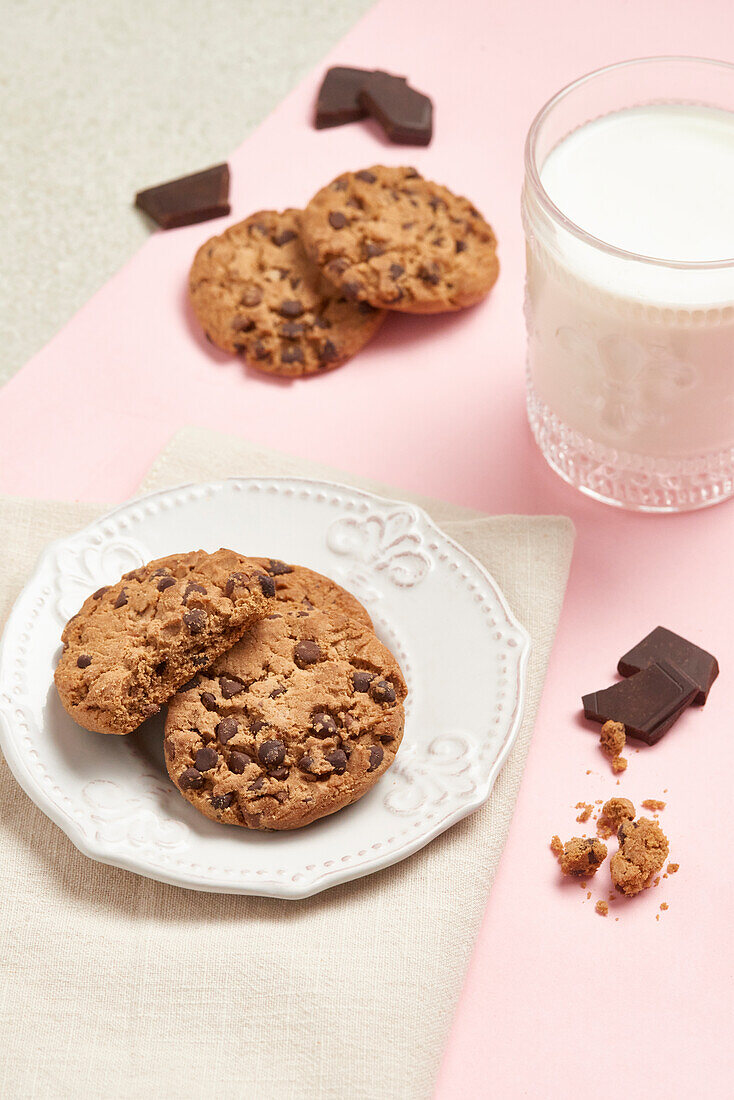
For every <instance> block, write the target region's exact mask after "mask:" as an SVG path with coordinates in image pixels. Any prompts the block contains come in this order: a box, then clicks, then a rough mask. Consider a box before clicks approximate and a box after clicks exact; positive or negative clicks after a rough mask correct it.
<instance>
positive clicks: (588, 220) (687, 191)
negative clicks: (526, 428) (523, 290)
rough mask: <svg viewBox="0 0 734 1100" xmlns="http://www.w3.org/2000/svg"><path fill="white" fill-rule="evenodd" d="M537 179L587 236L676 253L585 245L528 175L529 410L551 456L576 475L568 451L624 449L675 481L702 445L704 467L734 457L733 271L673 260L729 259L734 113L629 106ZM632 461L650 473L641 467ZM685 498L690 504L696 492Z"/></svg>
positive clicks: (571, 144) (553, 160)
mask: <svg viewBox="0 0 734 1100" xmlns="http://www.w3.org/2000/svg"><path fill="white" fill-rule="evenodd" d="M540 176H541V182H542V184H543V187H544V189H545V191H546V193H547V194H548V195H549V197H550V198H551V200H552V201H553V202H554V203H555V205H556V206H557V207H558V208H559V210H560V211H561V212H562V214H563V215H565V217H566V218H568V219H569V220H570V221H571V222H573V223H575V224H576V225H577V226H579V227H580V228H581V229H583V230H584V231H585V232H586V233H588V234H590V235H592V236H593V237H596V238H598V239H599V240H600V241H603V242H606V243H607V244H609V245H612V246H614V247H616V248H617V249H624V250H626V251H628V252H632V253H636V254H638V255H644V256H647V257H652V258H655V259H657V260H667V261H672V263H669V264H668V265H667V266H666V265H665V264H661V263H653V262H641V261H640V260H639V259H632V258H625V257H620V256H619V255H617V254H615V253H613V252H612V253H610V252H609V251H606V250H604V248H603V247H598V248H595V247H593V246H591V245H589V243H588V242H585V241H583V240H581V239H579V237H578V236H576V235H574V233H573V232H572V231H569V230H568V229H566V228H564V227H563V224H562V222H561V223H560V224H559V222H558V220H556V219H554V218H553V217H548V216H547V215H546V212H544V211H543V210H542V208H541V204H539V203H538V202H537V201H536V200H535V199H534V198H533V196H532V195H529V194H528V189H527V187H526V193H525V199H524V220H525V228H526V233H527V237H528V282H527V306H526V308H527V317H528V334H529V355H528V373H529V386H530V389H529V401H530V410H531V411H530V415H531V422H532V423H533V427H534V430H535V432H536V437H539V442H540V443H541V447H542V448H543V449H544V451H546V453H547V457H548V451H550V452H551V454H550V456H549V457H550V458H551V461H552V462H553V464H555V465H556V466H557V468H560V469H561V472H562V473H563V474H564V476H567V477H568V479H569V480H572V481H574V482H578V481H579V480H583V477H582V478H581V479H579V477H578V476H577V475H578V472H577V470H575V469H571V470H570V472H569V469H568V468H567V467H568V463H569V459H568V455H569V454H570V455H571V459H570V462H571V466H573V462H574V461H576V460H575V459H574V457H573V451H574V448H576V449H577V450H581V451H584V449H585V451H586V452H587V455H588V454H591V458H590V460H589V461H590V463H591V466H592V467H593V466H594V463H596V467H594V469H599V468H601V466H602V465H604V464H606V465H608V466H610V467H614V466H615V465H618V463H619V461H620V460H619V459H618V456H619V454H620V452H624V455H623V458H624V461H625V462H626V463H627V468H628V470H629V469H633V468H634V467H635V461H634V456H645V457H646V459H649V460H650V463H649V469H650V470H653V469H654V470H655V472H656V474H655V476H658V474H661V475H665V476H667V472H669V473H670V476H671V478H673V479H675V478H676V477H677V476H678V475H679V474H680V475H681V476H683V474H685V477H688V475H689V474H691V473H693V474H694V475H695V474H696V469H697V467H696V462H695V461H694V456H704V455H705V456H707V458H706V462H705V463H703V465H702V467H701V468H702V469H703V466H706V469H713V467H712V466H711V464H712V462H713V466H714V467H715V466H716V464H717V463H719V466H720V467H721V468H722V469H723V468H725V467H726V464H727V463H728V462H729V461H730V459H731V455H730V454H729V450H730V449H731V448H732V447H734V267H732V266H726V265H721V266H719V267H716V266H705V267H701V268H690V267H688V268H686V267H680V266H675V262H676V261H677V262H678V263H680V262H681V261H687V262H689V263H690V262H694V263H700V264H704V263H706V264H709V265H710V263H711V262H713V261H722V260H727V259H732V258H734V114H733V113H730V112H728V111H724V110H718V109H715V108H708V107H696V106H679V105H672V104H660V105H655V106H649V107H639V108H628V109H624V110H621V111H619V112H616V113H614V114H610V115H606V116H604V117H602V118H600V119H597V120H596V121H593V122H590V123H587V124H586V125H584V126H581V127H580V128H579V129H577V130H575V131H574V132H572V133H571V134H569V136H568V137H566V138H565V139H564V140H563V141H561V142H560V144H558V145H557V146H556V147H555V148H554V149H552V151H551V152H550V153H549V155H548V156H547V158H546V160H545V162H544V164H543V165H542V166H541V169H540ZM544 432H546V433H550V434H549V440H550V442H549V441H548V439H542V438H540V436H542V435H543V433H544ZM559 448H560V450H559ZM592 452H593V453H592ZM722 452H726V454H725V455H722ZM558 455H560V457H558ZM630 456H632V458H630ZM712 456H713V457H712ZM663 459H666V460H671V461H670V464H669V467H668V466H666V465H665V462H663V461H662V460H663ZM696 461H697V459H696ZM706 463H708V465H706ZM564 464H565V465H564ZM722 464H723V465H722ZM637 468H638V469H639V470H640V472H641V473H642V474H643V476H644V471H645V469H646V467H645V465H644V463H637ZM717 468H718V467H717ZM714 475H715V471H714ZM614 476H615V475H614V474H612V475H611V476H610V489H609V491H606V489H605V488H604V487H603V486H602V488H600V489H597V491H598V493H599V495H602V496H610V497H613V498H617V499H620V500H621V499H622V498H623V497H625V496H628V495H629V494H627V491H626V489H625V490H624V491H622V490H619V486H618V485H615V484H614ZM702 476H703V475H702ZM714 480H715V476H714ZM694 483H695V476H694ZM680 484H681V486H683V482H681V483H680ZM681 491H682V490H681ZM687 491H688V489H687V488H686V492H687ZM694 495H695V493H694ZM671 500H672V498H671ZM625 502H629V500H626V501H625ZM632 502H633V503H634V501H632ZM648 503H649V502H648ZM674 503H675V504H679V502H677V501H675V502H674ZM682 506H695V505H694V496H693V495H692V496H691V497H690V504H686V503H685V502H684V503H683V505H682Z"/></svg>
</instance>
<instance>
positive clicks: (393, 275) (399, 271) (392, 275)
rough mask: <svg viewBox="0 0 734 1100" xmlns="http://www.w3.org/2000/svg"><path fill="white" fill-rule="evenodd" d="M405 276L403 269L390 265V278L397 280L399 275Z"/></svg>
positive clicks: (396, 265)
mask: <svg viewBox="0 0 734 1100" xmlns="http://www.w3.org/2000/svg"><path fill="white" fill-rule="evenodd" d="M404 274H405V268H404V267H402V266H401V265H400V264H390V278H391V279H399V278H400V276H401V275H404Z"/></svg>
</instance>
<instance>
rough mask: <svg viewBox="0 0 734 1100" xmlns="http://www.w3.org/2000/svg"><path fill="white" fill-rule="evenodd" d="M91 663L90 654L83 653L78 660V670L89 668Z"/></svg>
mask: <svg viewBox="0 0 734 1100" xmlns="http://www.w3.org/2000/svg"><path fill="white" fill-rule="evenodd" d="M91 663H92V658H91V657H90V656H89V654H88V653H82V654H80V655H79V657H77V659H76V667H77V668H89V666H90V665H91Z"/></svg>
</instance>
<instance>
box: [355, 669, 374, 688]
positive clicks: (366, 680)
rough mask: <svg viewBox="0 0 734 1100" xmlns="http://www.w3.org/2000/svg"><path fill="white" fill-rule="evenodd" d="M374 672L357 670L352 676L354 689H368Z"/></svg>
mask: <svg viewBox="0 0 734 1100" xmlns="http://www.w3.org/2000/svg"><path fill="white" fill-rule="evenodd" d="M374 678H375V677H374V673H372V672H363V671H361V670H360V671H358V672H355V673H354V676H353V677H352V683H353V684H354V690H355V691H369V688H370V684H371V683H372V681H373V680H374Z"/></svg>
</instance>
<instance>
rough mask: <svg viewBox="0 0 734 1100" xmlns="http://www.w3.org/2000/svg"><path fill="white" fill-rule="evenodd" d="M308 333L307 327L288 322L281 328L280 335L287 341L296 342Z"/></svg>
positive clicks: (298, 323)
mask: <svg viewBox="0 0 734 1100" xmlns="http://www.w3.org/2000/svg"><path fill="white" fill-rule="evenodd" d="M305 331H306V326H305V325H304V324H302V323H300V322H298V321H286V323H285V324H284V325H281V326H280V335H281V336H282V337H283V338H284V339H285V340H296V339H298V337H299V336H302V335H303V333H304V332H305Z"/></svg>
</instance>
